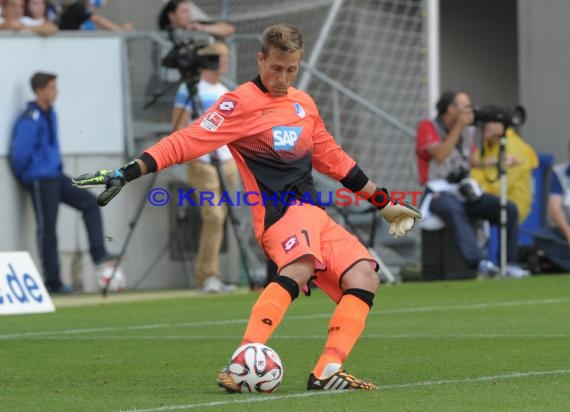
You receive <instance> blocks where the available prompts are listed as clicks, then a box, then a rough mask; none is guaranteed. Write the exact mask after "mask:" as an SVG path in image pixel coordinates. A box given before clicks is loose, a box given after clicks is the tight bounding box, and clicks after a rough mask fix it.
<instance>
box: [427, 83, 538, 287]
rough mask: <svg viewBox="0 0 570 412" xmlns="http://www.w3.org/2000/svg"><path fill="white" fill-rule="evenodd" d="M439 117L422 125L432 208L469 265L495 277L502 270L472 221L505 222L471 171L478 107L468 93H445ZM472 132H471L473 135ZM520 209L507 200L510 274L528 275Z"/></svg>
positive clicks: (496, 201)
mask: <svg viewBox="0 0 570 412" xmlns="http://www.w3.org/2000/svg"><path fill="white" fill-rule="evenodd" d="M436 108H437V117H436V118H435V119H424V120H422V121H420V123H419V124H418V128H417V132H416V144H417V155H418V171H419V174H420V183H421V184H422V185H425V192H426V193H429V194H431V201H430V203H429V205H427V208H428V210H429V212H431V213H433V214H434V215H436V216H437V217H439V218H440V219H442V220H443V221H444V222H445V224H446V226H447V227H448V228H449V230H451V233H452V235H453V238H454V239H455V241H456V245H457V247H458V249H459V251H460V253H461V256H462V257H463V259H464V261H465V263H466V264H467V266H470V267H478V270H479V272H480V273H481V274H485V275H495V274H497V273H498V272H499V269H498V268H497V267H496V266H495V265H494V264H493V263H492V262H490V261H489V260H486V259H485V258H484V257H483V254H482V251H481V250H480V248H479V245H478V242H477V236H476V233H475V231H474V230H473V227H472V226H471V220H472V219H484V220H488V221H489V222H490V223H491V224H495V225H498V224H500V213H501V202H500V199H499V198H498V197H497V196H493V195H490V194H487V193H483V192H482V191H481V189H480V188H479V185H478V184H477V183H476V182H475V181H474V180H473V179H471V178H469V172H470V169H471V162H472V161H473V160H474V159H473V157H474V152H475V148H476V146H475V143H474V130H473V129H474V128H473V127H472V126H470V125H472V124H473V121H474V112H473V107H472V106H471V100H470V98H469V95H468V94H467V93H465V92H463V91H446V92H444V93H443V94H442V95H441V96H440V98H439V100H438V102H437V105H436ZM470 132H471V133H470ZM518 235H519V229H518V212H517V208H516V206H515V205H514V204H513V203H512V202H508V204H507V261H508V264H507V268H506V273H507V276H511V277H517V278H520V277H526V276H528V275H529V272H528V271H526V270H523V269H522V268H520V266H519V265H518V264H517V263H516V262H517V248H518V237H519V236H518Z"/></svg>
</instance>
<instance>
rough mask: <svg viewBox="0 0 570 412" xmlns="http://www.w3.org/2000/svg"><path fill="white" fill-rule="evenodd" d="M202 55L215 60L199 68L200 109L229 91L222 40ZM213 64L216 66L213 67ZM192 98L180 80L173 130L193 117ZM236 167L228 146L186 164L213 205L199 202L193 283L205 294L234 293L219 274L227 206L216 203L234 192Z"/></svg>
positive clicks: (191, 177) (193, 180)
mask: <svg viewBox="0 0 570 412" xmlns="http://www.w3.org/2000/svg"><path fill="white" fill-rule="evenodd" d="M198 54H199V55H202V56H217V57H218V63H217V64H216V65H213V66H212V67H202V68H201V69H200V70H199V72H200V81H199V82H198V84H197V86H196V92H197V97H198V98H199V101H200V103H201V104H202V109H203V110H208V109H209V108H210V107H212V105H213V104H214V103H215V102H216V100H218V98H220V97H221V96H222V95H223V94H225V93H227V92H228V91H229V90H228V89H227V87H226V86H224V85H223V84H222V83H221V82H220V78H221V77H222V76H223V75H224V74H225V73H226V72H227V70H228V64H229V54H230V51H229V49H228V46H226V44H225V43H222V42H215V43H214V44H212V45H210V46H208V47H204V48H201V49H199V50H198ZM214 66H217V67H216V68H214ZM192 109H193V107H192V101H191V100H190V99H189V97H188V87H187V85H186V84H184V83H182V84H181V85H180V87H179V88H178V92H177V93H176V100H175V102H174V109H173V111H172V126H173V127H172V129H173V130H181V129H183V128H185V127H186V126H188V125H189V124H190V123H191V122H192V121H193V120H194V119H192V117H191V113H192ZM215 159H217V161H218V162H219V167H220V170H221V173H223V174H224V177H225V182H226V184H228V185H229V187H226V188H224V187H223V184H222V183H221V181H220V178H219V176H218V171H217V168H216V166H215V164H214V160H215ZM237 179H238V176H237V168H236V164H235V161H234V159H233V157H232V155H231V153H230V150H229V149H228V147H227V146H222V147H220V148H218V149H216V150H215V151H214V152H212V153H209V154H206V155H204V156H202V157H200V158H198V159H196V160H194V161H192V162H189V163H188V180H189V182H190V184H191V185H192V186H193V187H195V188H196V189H197V191H198V192H201V193H203V192H208V193H212V194H213V195H214V197H213V198H212V204H209V203H208V202H204V204H201V205H200V216H201V218H202V227H201V230H200V242H199V245H198V256H197V259H196V284H197V286H198V288H200V290H201V291H203V292H207V293H224V292H233V291H234V290H235V289H236V287H235V285H231V284H226V283H224V282H223V279H222V276H221V273H220V263H219V260H220V250H221V246H222V240H223V236H224V222H225V219H226V215H227V214H228V205H227V204H222V205H221V206H219V205H218V202H219V201H220V199H221V196H222V192H223V190H226V191H228V192H231V191H233V190H234V189H235V188H236V185H237Z"/></svg>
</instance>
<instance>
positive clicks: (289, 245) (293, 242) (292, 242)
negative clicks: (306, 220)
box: [281, 235, 299, 253]
mask: <svg viewBox="0 0 570 412" xmlns="http://www.w3.org/2000/svg"><path fill="white" fill-rule="evenodd" d="M297 245H299V241H298V240H297V236H296V235H293V236H289V238H288V239H287V240H285V241H283V242H281V246H283V250H284V251H285V253H289V252H290V251H291V250H292V249H293V248H294V247H296V246H297Z"/></svg>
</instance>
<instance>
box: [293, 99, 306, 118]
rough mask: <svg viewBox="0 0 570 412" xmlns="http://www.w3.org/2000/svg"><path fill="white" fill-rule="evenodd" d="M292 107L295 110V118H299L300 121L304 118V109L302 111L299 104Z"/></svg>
mask: <svg viewBox="0 0 570 412" xmlns="http://www.w3.org/2000/svg"><path fill="white" fill-rule="evenodd" d="M293 107H294V108H295V113H296V114H297V116H299V117H300V118H301V119H302V118H304V117H305V109H303V106H301V104H300V103H294V104H293Z"/></svg>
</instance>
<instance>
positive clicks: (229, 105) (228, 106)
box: [218, 97, 237, 116]
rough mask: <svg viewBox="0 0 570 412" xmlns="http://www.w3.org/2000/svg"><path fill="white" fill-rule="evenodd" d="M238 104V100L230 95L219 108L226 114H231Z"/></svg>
mask: <svg viewBox="0 0 570 412" xmlns="http://www.w3.org/2000/svg"><path fill="white" fill-rule="evenodd" d="M236 106H237V102H236V101H235V100H233V99H230V98H229V97H226V98H224V100H222V101H221V103H220V104H219V105H218V110H219V111H220V112H222V114H225V115H226V116H227V115H229V114H231V113H232V112H233V111H234V109H235V108H236Z"/></svg>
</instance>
